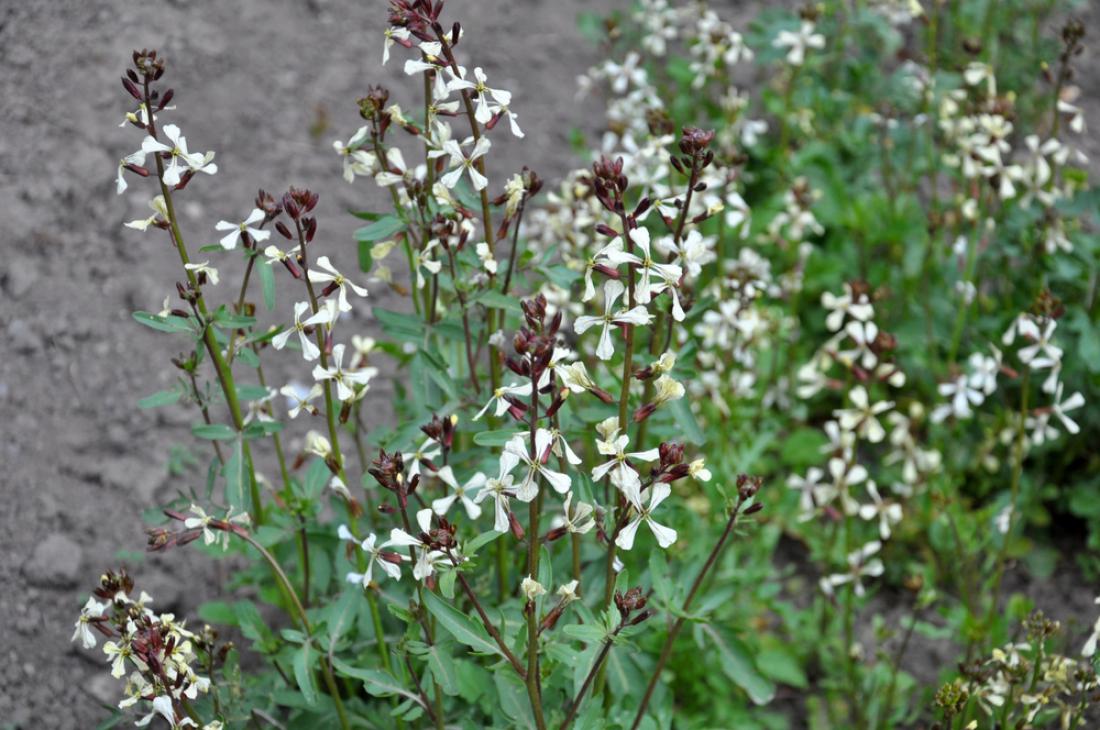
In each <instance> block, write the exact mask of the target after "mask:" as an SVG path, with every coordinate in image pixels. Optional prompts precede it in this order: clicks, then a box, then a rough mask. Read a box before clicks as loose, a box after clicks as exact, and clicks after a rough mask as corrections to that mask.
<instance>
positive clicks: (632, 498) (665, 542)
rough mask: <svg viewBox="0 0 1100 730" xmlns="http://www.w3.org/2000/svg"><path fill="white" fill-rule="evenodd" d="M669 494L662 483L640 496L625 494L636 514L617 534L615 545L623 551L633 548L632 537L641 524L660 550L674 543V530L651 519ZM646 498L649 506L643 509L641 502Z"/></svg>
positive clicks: (670, 490)
mask: <svg viewBox="0 0 1100 730" xmlns="http://www.w3.org/2000/svg"><path fill="white" fill-rule="evenodd" d="M671 493H672V487H670V486H669V485H667V484H665V483H664V482H657V483H656V484H654V485H653V486H652V487H650V488H649V489H647V490H646V491H645V492H642V493H641V494H627V495H626V498H627V500H628V501H629V502H630V505H631V506H632V507H633V508H634V510H635V511H636V512H637V514H636V515H635V517H634V519H633V520H631V521H630V522H629V523H627V524H626V526H624V527H623V529H622V530H620V531H619V534H618V535H617V536H616V537H615V544H616V545H618V546H619V547H620V548H622V549H623V550H630V549H631V548H632V547H634V536H635V535H636V534H637V532H638V525H640V524H641V523H642V522H645V523H646V525H647V526H648V527H649V530H650V532H652V533H653V537H655V538H656V539H657V544H658V545H660V546H661V547H662V548H668V547H669V546H670V545H672V543H674V542H676V530H674V529H672V528H671V527H666V526H665V525H662V524H660V523H658V522H657V521H656V520H654V519H653V510H655V509H657V507H658V505H660V504H661V502H663V501H665V499H666V498H667V497H668V495H670V494H671ZM647 496H648V497H649V505H648V506H644V507H643V506H642V500H644V499H645V498H646V497H647Z"/></svg>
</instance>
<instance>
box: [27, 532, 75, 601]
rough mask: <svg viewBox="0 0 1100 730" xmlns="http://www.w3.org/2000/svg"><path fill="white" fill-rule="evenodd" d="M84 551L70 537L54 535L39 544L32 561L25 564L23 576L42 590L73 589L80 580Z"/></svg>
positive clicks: (32, 555)
mask: <svg viewBox="0 0 1100 730" xmlns="http://www.w3.org/2000/svg"><path fill="white" fill-rule="evenodd" d="M82 558H83V551H82V550H81V548H80V546H79V545H77V544H76V543H75V542H73V541H72V539H70V538H69V537H68V536H66V535H61V534H54V535H50V536H48V537H47V538H46V539H45V540H43V541H42V542H40V543H38V545H37V546H36V547H35V548H34V552H33V553H31V557H30V560H28V561H27V562H26V563H24V564H23V576H24V577H25V578H26V579H27V582H28V583H30V584H31V585H34V586H38V587H40V588H71V587H72V586H75V585H76V583H77V581H78V580H79V578H80V563H81V560H82Z"/></svg>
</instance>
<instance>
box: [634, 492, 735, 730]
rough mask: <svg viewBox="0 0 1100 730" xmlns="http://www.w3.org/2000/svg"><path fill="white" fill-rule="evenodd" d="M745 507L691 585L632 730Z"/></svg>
mask: <svg viewBox="0 0 1100 730" xmlns="http://www.w3.org/2000/svg"><path fill="white" fill-rule="evenodd" d="M743 505H744V502H743V501H742V500H740V499H739V500H738V502H737V505H736V506H734V508H733V510H732V511H731V512H730V516H729V520H727V521H726V529H725V530H723V531H722V536H721V537H719V538H718V542H717V543H715V545H714V548H713V549H712V550H711V551H710V555H708V556H707V561H706V562H705V563H703V568H702V569H701V570H700V571H699V574H698V575H697V576H695V581H694V582H693V583H692V584H691V590H689V591H688V594H687V598H685V599H684V603H683V606H682V607H681V609H680V612H681V614H682V615H681V616H679V617H677V619H676V620H675V621H674V622H673V623H672V626H671V628H669V631H668V636H667V637H665V643H664V646H663V647H662V648H661V656H660V658H659V659H658V660H657V666H655V667H654V668H653V674H652V675H651V676H650V678H649V684H647V685H646V689H645V694H644V695H643V696H642V701H641V703H640V704H639V705H638V712H637V714H635V715H634V722H633V723H632V724H631V726H630V727H631V730H636V729H637V727H638V726H639V725H640V724H641V723H642V718H643V717H645V711H646V708H647V707H649V701H650V700H651V699H652V698H653V690H654V689H655V688H656V687H657V680H659V679H660V677H661V671H662V670H663V669H664V667H665V664H666V663H667V662H668V658H669V656H671V655H672V645H673V644H674V643H675V642H676V637H677V636H678V635H679V634H680V629H682V628H683V626H684V620H685V618H684V615H686V614H687V612H688V611H689V610H690V609H691V603H692V601H694V600H695V595H696V594H697V593H698V592H699V588H700V587H701V586H702V585H703V580H704V579H705V578H706V577H707V573H709V572H710V569H711V568H712V567H713V566H714V564H715V562H717V560H718V556H719V555H720V554H721V553H722V548H724V547H725V546H726V543H727V542H728V541H729V537H730V535H731V534H733V528H734V526H735V525H736V524H737V518H738V516H739V515H740V514H741V508H742V506H743Z"/></svg>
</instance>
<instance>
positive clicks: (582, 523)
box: [562, 492, 596, 535]
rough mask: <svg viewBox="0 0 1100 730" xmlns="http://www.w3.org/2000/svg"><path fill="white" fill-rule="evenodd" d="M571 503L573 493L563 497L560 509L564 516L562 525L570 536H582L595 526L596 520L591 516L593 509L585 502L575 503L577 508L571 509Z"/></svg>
mask: <svg viewBox="0 0 1100 730" xmlns="http://www.w3.org/2000/svg"><path fill="white" fill-rule="evenodd" d="M572 503H573V492H569V493H568V494H566V495H565V504H564V506H563V507H562V512H563V513H564V515H565V517H564V518H563V519H562V525H563V526H564V527H565V529H566V530H567V531H569V532H570V533H572V534H575V535H584V534H585V533H587V532H588V531H589V530H591V529H592V528H593V527H595V526H596V520H595V519H594V518H593V516H592V513H593V512H594V511H595V508H594V507H593V506H592V505H590V504H588V503H587V502H577V507H576V508H575V509H572V508H571V505H572Z"/></svg>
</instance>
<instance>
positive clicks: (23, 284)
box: [4, 259, 38, 299]
mask: <svg viewBox="0 0 1100 730" xmlns="http://www.w3.org/2000/svg"><path fill="white" fill-rule="evenodd" d="M36 281H38V272H37V271H36V270H35V267H34V264H33V263H32V262H31V261H29V260H27V259H15V260H14V261H12V262H11V264H9V265H8V272H7V276H6V277H5V283H4V288H5V289H6V290H7V292H8V294H9V295H11V297H12V298H13V299H21V298H22V297H23V295H25V294H26V293H27V292H29V291H30V290H31V287H33V286H34V283H35V282H36Z"/></svg>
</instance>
